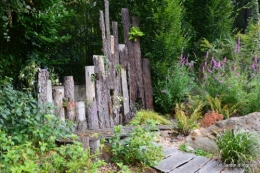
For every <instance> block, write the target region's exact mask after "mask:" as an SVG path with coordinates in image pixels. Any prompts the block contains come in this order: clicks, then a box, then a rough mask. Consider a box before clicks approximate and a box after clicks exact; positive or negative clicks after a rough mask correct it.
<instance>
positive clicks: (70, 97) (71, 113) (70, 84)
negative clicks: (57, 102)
mask: <svg viewBox="0 0 260 173" xmlns="http://www.w3.org/2000/svg"><path fill="white" fill-rule="evenodd" d="M64 103H65V104H64V106H65V107H66V118H67V119H69V120H72V121H75V118H76V116H75V106H76V103H75V102H74V80H73V76H65V77H64Z"/></svg>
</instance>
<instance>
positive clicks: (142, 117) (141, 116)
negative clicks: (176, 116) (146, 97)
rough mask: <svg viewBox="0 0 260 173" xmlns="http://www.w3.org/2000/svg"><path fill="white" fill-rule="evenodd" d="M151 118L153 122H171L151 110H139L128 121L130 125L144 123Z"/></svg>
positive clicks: (165, 123)
mask: <svg viewBox="0 0 260 173" xmlns="http://www.w3.org/2000/svg"><path fill="white" fill-rule="evenodd" d="M149 120H152V121H154V122H155V124H164V125H167V124H171V122H170V121H169V120H167V119H166V118H164V117H162V116H160V115H159V114H158V113H156V112H154V111H151V110H140V111H138V112H137V114H136V116H135V117H134V118H133V119H132V120H131V121H130V122H129V124H131V125H144V124H147V121H149Z"/></svg>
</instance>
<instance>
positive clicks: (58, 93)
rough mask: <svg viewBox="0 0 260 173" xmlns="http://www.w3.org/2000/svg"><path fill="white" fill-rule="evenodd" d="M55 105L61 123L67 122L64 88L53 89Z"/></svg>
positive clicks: (55, 87)
mask: <svg viewBox="0 0 260 173" xmlns="http://www.w3.org/2000/svg"><path fill="white" fill-rule="evenodd" d="M52 93H53V104H54V106H55V109H54V114H55V115H56V116H58V117H59V118H60V120H61V121H65V110H64V107H63V104H62V103H63V98H64V87H63V86H54V87H53V88H52Z"/></svg>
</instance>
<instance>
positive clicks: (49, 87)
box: [47, 80, 52, 104]
mask: <svg viewBox="0 0 260 173" xmlns="http://www.w3.org/2000/svg"><path fill="white" fill-rule="evenodd" d="M47 103H50V104H52V87H51V80H48V81H47Z"/></svg>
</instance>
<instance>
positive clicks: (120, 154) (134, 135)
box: [109, 124, 163, 166]
mask: <svg viewBox="0 0 260 173" xmlns="http://www.w3.org/2000/svg"><path fill="white" fill-rule="evenodd" d="M151 125H152V124H150V126H151ZM151 128H152V126H151V127H150V128H149V125H148V126H147V129H143V128H142V127H141V126H137V127H135V128H134V130H133V131H132V132H131V133H130V135H129V139H125V140H120V134H121V133H122V129H121V126H116V127H114V133H115V136H114V137H112V138H111V139H110V141H109V143H110V144H111V147H110V150H109V151H110V152H111V154H112V158H111V160H112V161H113V162H117V163H120V162H122V163H123V164H132V165H136V164H138V163H139V164H140V163H141V164H142V165H143V166H153V165H155V164H156V163H158V162H159V161H160V160H161V159H162V158H163V153H162V147H161V146H157V145H154V144H153V142H154V137H155V135H154V134H153V132H151Z"/></svg>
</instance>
